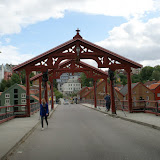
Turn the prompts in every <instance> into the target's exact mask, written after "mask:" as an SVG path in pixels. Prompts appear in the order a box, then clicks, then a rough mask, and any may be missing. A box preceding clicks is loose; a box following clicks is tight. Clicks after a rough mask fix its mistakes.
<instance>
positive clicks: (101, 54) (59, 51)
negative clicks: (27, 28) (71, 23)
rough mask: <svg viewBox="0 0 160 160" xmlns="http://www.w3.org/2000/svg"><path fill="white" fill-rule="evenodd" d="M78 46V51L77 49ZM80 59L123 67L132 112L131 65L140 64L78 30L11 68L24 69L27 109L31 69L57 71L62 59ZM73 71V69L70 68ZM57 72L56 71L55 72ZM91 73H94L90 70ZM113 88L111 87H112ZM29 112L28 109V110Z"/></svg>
mask: <svg viewBox="0 0 160 160" xmlns="http://www.w3.org/2000/svg"><path fill="white" fill-rule="evenodd" d="M78 48H79V52H78V50H77V49H78ZM81 59H93V60H95V61H96V62H97V64H98V68H110V69H111V70H113V71H114V70H116V69H125V70H126V71H127V74H128V75H127V76H128V93H129V94H128V95H129V111H130V112H132V98H131V77H130V76H131V67H133V68H141V67H142V65H140V64H138V63H136V62H134V61H132V60H129V59H127V58H125V57H123V56H120V55H118V54H116V53H114V52H112V51H109V50H107V49H105V48H102V47H100V46H98V45H96V44H94V43H91V42H89V41H86V40H84V39H83V38H82V37H81V36H80V35H79V30H77V34H76V35H75V36H74V37H73V39H71V40H69V41H67V42H65V43H63V44H61V45H59V46H57V47H55V48H53V49H51V50H49V51H46V52H44V53H42V54H40V55H38V56H36V57H34V58H32V59H30V60H28V61H26V62H24V63H22V64H20V65H18V66H16V67H14V68H13V71H20V70H22V69H25V70H26V87H27V92H26V95H27V96H26V97H27V106H28V110H29V109H30V101H29V95H30V93H29V74H30V72H31V71H41V72H44V71H46V70H48V69H52V70H53V71H58V70H57V69H59V68H58V67H59V64H60V63H61V62H62V61H63V60H73V61H76V62H77V64H78V63H79V61H80V60H81ZM72 72H73V70H72ZM57 74H58V72H57ZM92 74H94V73H93V72H92ZM112 88H113V87H112ZM111 98H112V106H113V107H112V108H114V110H112V113H115V105H114V94H113V92H112V93H111ZM28 113H30V111H28Z"/></svg>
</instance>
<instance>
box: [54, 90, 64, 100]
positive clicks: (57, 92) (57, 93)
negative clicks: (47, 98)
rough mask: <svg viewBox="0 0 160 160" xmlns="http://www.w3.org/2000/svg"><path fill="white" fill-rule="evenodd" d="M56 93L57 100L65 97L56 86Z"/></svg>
mask: <svg viewBox="0 0 160 160" xmlns="http://www.w3.org/2000/svg"><path fill="white" fill-rule="evenodd" d="M54 94H55V96H56V100H59V99H60V98H63V94H62V93H60V92H59V91H58V90H57V89H56V88H54Z"/></svg>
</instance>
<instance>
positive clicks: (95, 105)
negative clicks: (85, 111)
mask: <svg viewBox="0 0 160 160" xmlns="http://www.w3.org/2000/svg"><path fill="white" fill-rule="evenodd" d="M96 88H97V83H96V80H94V108H97V96H96Z"/></svg>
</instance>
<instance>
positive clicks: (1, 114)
mask: <svg viewBox="0 0 160 160" xmlns="http://www.w3.org/2000/svg"><path fill="white" fill-rule="evenodd" d="M30 106H31V115H33V114H34V113H35V112H37V111H39V109H40V106H39V102H36V103H31V104H30ZM26 116H27V105H14V106H0V124H1V123H3V122H6V121H8V120H11V119H13V118H15V117H26Z"/></svg>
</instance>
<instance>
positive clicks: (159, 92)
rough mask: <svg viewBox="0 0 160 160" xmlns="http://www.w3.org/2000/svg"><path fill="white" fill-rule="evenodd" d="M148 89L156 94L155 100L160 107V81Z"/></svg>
mask: <svg viewBox="0 0 160 160" xmlns="http://www.w3.org/2000/svg"><path fill="white" fill-rule="evenodd" d="M148 88H149V89H150V90H151V91H152V92H153V93H154V96H155V100H156V101H158V104H159V105H160V81H159V82H157V83H154V84H151V85H150V86H149V87H148Z"/></svg>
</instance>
